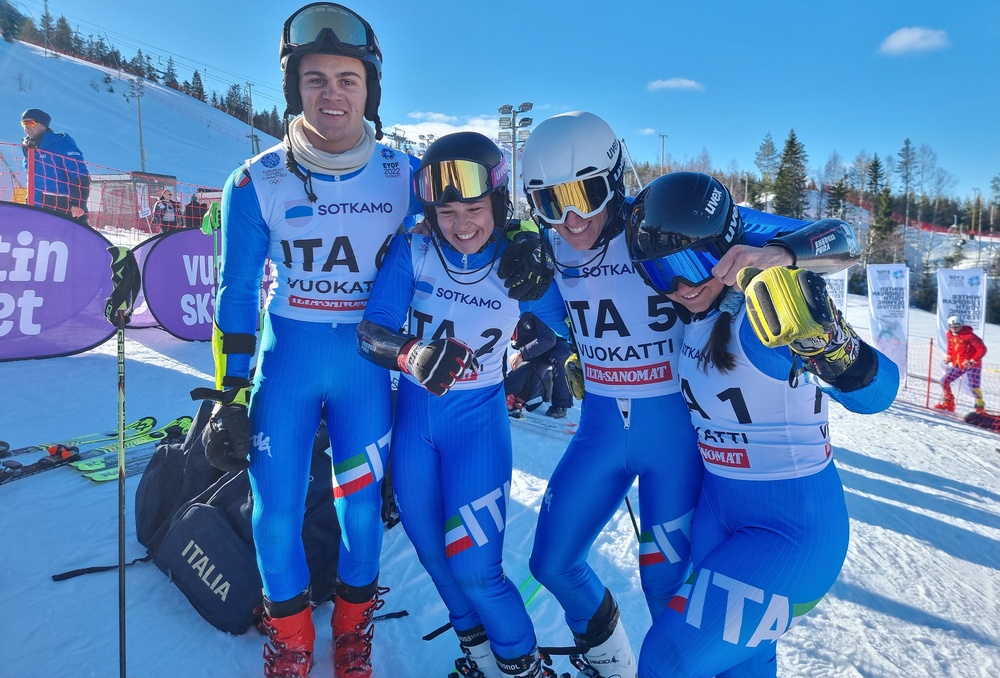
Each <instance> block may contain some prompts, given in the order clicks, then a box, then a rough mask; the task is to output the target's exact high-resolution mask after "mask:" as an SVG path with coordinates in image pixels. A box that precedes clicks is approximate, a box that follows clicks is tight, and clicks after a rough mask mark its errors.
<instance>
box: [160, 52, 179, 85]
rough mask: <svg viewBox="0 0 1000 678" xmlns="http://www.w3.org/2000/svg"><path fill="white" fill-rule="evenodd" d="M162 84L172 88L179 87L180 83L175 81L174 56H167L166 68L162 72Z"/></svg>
mask: <svg viewBox="0 0 1000 678" xmlns="http://www.w3.org/2000/svg"><path fill="white" fill-rule="evenodd" d="M163 84H164V85H166V86H167V87H170V88H172V89H180V87H181V86H180V83H178V82H177V68H176V67H175V66H174V58H173V57H172V56H169V57H167V70H165V71H164V72H163Z"/></svg>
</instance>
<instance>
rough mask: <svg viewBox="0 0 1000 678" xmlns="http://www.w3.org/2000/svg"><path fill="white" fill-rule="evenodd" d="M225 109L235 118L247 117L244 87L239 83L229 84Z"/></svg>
mask: <svg viewBox="0 0 1000 678" xmlns="http://www.w3.org/2000/svg"><path fill="white" fill-rule="evenodd" d="M224 105H225V111H226V112H227V113H229V115H231V116H233V117H234V118H241V119H246V117H247V103H246V97H245V96H244V94H243V87H241V86H240V85H239V84H237V83H235V82H234V83H233V84H232V85H230V86H229V91H227V92H226V99H225V102H224Z"/></svg>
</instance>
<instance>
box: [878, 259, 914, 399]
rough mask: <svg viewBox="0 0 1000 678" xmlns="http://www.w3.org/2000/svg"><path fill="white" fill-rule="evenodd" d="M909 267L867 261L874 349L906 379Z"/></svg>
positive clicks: (903, 379) (903, 380) (901, 379)
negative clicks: (896, 367) (895, 366)
mask: <svg viewBox="0 0 1000 678" xmlns="http://www.w3.org/2000/svg"><path fill="white" fill-rule="evenodd" d="M909 308H910V269H908V268H907V267H906V264H868V318H869V322H870V323H871V330H872V342H873V343H874V345H875V348H877V349H878V350H880V351H881V352H882V353H884V354H885V356H886V357H887V358H889V359H890V360H892V362H894V363H896V365H897V366H898V367H899V378H900V381H901V382H904V383H905V381H906V350H907V344H908V335H909V319H910V315H909Z"/></svg>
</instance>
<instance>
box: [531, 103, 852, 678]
mask: <svg viewBox="0 0 1000 678" xmlns="http://www.w3.org/2000/svg"><path fill="white" fill-rule="evenodd" d="M521 167H522V170H523V172H524V174H523V177H524V187H525V191H526V193H527V195H528V199H529V202H530V203H531V205H532V207H533V209H534V211H535V215H536V218H537V219H539V221H540V223H542V224H543V225H546V226H551V227H552V228H551V229H547V230H546V233H547V234H548V236H549V238H548V244H549V246H550V247H551V251H552V256H553V258H554V259H555V262H556V267H557V274H556V282H557V285H558V289H559V292H560V295H561V297H562V299H563V300H564V303H565V305H566V309H567V312H568V315H569V320H570V325H571V329H572V332H573V338H574V340H575V343H576V346H577V350H578V352H579V355H580V361H581V364H582V368H583V371H584V378H585V386H586V397H585V398H584V401H583V405H582V410H581V415H580V426H579V428H578V430H577V433H576V434H575V435H574V436H573V440H572V441H571V442H570V444H569V446H568V447H567V449H566V452H565V454H564V455H563V457H562V459H561V460H560V462H559V464H558V466H557V467H556V469H555V471H554V472H553V474H552V477H551V478H550V480H549V485H548V488H547V490H546V494H545V501H544V502H543V504H542V509H541V511H540V514H539V519H538V526H537V528H536V532H535V541H534V546H533V548H532V553H531V560H530V565H531V571H532V574H533V575H534V576H535V578H536V579H538V581H540V582H541V583H542V584H544V585H545V587H546V588H547V589H548V590H549V591H551V592H552V593H553V594H554V595H555V596H556V598H557V599H558V600H559V603H560V604H561V605H562V607H563V609H564V611H565V613H566V621H567V624H568V625H569V627H570V630H571V631H572V632H573V635H574V638H575V640H576V644H577V646H578V647H580V648H582V650H581V652H583V650H585V652H583V656H582V658H578V659H577V663H583V664H585V665H586V670H587V671H590V672H591V673H589V674H587V675H596V676H616V675H620V676H623V677H625V676H628V677H631V676H634V675H635V671H636V667H635V660H634V657H633V653H632V650H631V646H630V644H629V640H628V638H627V636H626V634H625V630H624V628H623V626H622V625H621V624H620V623H619V621H618V620H619V612H618V606H617V604H616V603H615V601H614V597H613V595H612V593H611V592H610V591H608V590H607V589H606V588H605V586H604V584H603V583H602V582H601V580H600V578H599V577H598V576H597V574H596V573H595V572H594V570H593V568H592V567H591V566H590V565H589V564H588V562H587V556H588V554H589V552H590V548H591V546H592V545H593V543H594V541H595V540H596V539H597V537H598V535H599V534H600V532H601V530H602V529H603V528H604V526H605V525H606V524H607V522H608V521H609V520H610V519H611V517H612V516H613V515H614V513H615V511H617V509H618V507H619V506H621V503H622V501H623V500H624V498H625V497H626V495H627V493H628V491H629V489H630V488H631V487H632V484H633V482H634V481H635V479H636V477H638V479H639V511H638V512H639V519H640V527H641V529H640V535H639V541H640V545H639V573H640V578H641V582H642V588H643V592H644V593H645V595H646V600H647V603H648V607H649V611H650V614H651V616H652V617H653V618H654V619H655V618H657V617H658V616H659V615H660V614H661V613H662V612H663V610H664V609H666V606H667V604H668V603H669V601H670V599H671V597H672V596H673V594H674V592H675V591H676V590H677V588H678V586H680V584H681V583H682V581H683V578H684V575H685V572H686V570H687V564H688V558H689V553H690V540H689V534H690V529H691V520H692V517H693V515H694V507H695V503H696V500H697V497H698V490H699V487H700V485H701V477H702V473H703V470H702V461H701V457H700V456H699V454H698V448H697V444H696V443H697V440H696V436H695V431H694V429H693V428H692V426H691V425H690V421H689V418H688V410H687V406H686V405H685V402H684V399H683V396H682V394H681V384H680V380H679V377H678V373H677V360H678V355H679V351H680V348H681V340H682V332H683V325H682V323H681V322H679V321H678V313H677V311H676V310H675V308H674V306H673V304H672V303H671V302H670V300H669V299H667V297H666V296H665V295H663V294H661V293H658V292H656V291H655V290H651V289H649V287H647V286H646V285H645V283H644V282H643V279H642V277H641V276H639V275H638V273H637V272H636V270H635V268H634V266H633V265H632V263H631V261H630V259H629V255H628V250H627V248H626V246H625V235H624V230H623V229H624V224H625V215H626V212H627V209H628V201H627V200H626V198H625V195H624V184H623V181H622V172H623V168H624V164H623V155H622V149H621V145H620V142H619V141H618V138H617V137H616V135H615V134H614V132H613V131H612V130H611V128H610V127H609V126H608V124H607V123H606V122H604V121H603V120H601V119H600V118H599V117H597V116H596V115H593V114H591V113H583V112H577V113H567V114H563V115H558V116H555V117H553V118H550V119H548V120H546V121H544V122H542V123H541V124H540V125H538V126H537V127H536V128H535V131H534V132H532V134H531V136H530V137H529V139H528V141H527V142H526V143H525V148H524V158H523V161H522V163H521ZM746 214H747V218H748V220H749V221H750V222H751V223H752V227H751V228H750V229H748V230H749V231H751V233H750V234H749V235H750V237H749V238H748V240H749V243H750V245H757V246H760V245H765V244H767V245H775V246H768V247H763V248H759V247H750V246H740V247H735V248H733V249H732V250H731V251H730V252H729V253H728V254H727V256H726V258H725V259H724V260H723V261H721V262H719V264H718V267H717V271H716V273H717V275H719V276H720V277H723V278H725V277H727V276H731V277H733V278H735V274H736V270H739V268H742V267H743V266H744V265H747V264H749V263H754V264H756V265H758V266H770V265H775V264H791V263H794V262H795V261H796V257H797V258H798V259H800V260H801V261H802V262H805V265H808V266H811V267H815V266H816V265H817V264H823V263H827V264H829V267H828V271H833V270H839V269H841V268H843V267H845V266H847V265H849V263H850V262H849V260H846V258H845V260H835V259H836V258H835V257H829V258H827V260H826V261H825V262H824V261H823V260H821V259H819V258H818V257H817V256H816V253H815V252H814V251H812V249H811V247H810V246H809V243H810V242H812V240H813V239H814V238H815V236H816V235H817V234H824V235H826V234H828V233H830V232H832V233H833V234H834V235H833V240H834V241H835V242H838V243H839V241H843V240H845V239H848V238H849V239H850V241H851V242H853V234H851V233H850V231H849V230H848V231H846V232H845V231H843V230H842V229H841V228H839V227H838V226H834V227H832V228H831V226H830V225H829V224H822V223H818V224H813V225H808V226H806V225H805V222H801V221H797V220H792V219H787V218H783V217H776V216H774V215H769V214H762V213H760V212H755V211H753V210H747V211H746ZM836 223H837V224H840V223H841V222H836ZM803 227H805V228H803ZM795 229H799V230H795ZM785 231H795V232H794V233H792V234H791V235H790V236H787V237H783V238H777V239H774V236H775V235H777V234H778V233H779V232H785ZM810 235H811V236H813V238H810V237H809V236H810ZM842 249H843V248H842V247H836V246H835V247H833V248H832V250H833V251H835V252H837V253H840V252H841V251H842ZM666 441H669V442H666ZM665 443H666V444H665Z"/></svg>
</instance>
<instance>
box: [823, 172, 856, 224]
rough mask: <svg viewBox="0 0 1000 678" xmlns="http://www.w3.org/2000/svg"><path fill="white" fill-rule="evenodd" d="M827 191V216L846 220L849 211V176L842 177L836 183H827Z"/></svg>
mask: <svg viewBox="0 0 1000 678" xmlns="http://www.w3.org/2000/svg"><path fill="white" fill-rule="evenodd" d="M826 191H827V197H826V216H828V217H833V218H834V219H841V220H844V217H845V216H846V212H847V210H846V207H847V194H848V192H849V191H850V186H848V185H847V177H841V179H840V180H839V181H838V182H836V183H834V184H827V187H826Z"/></svg>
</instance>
